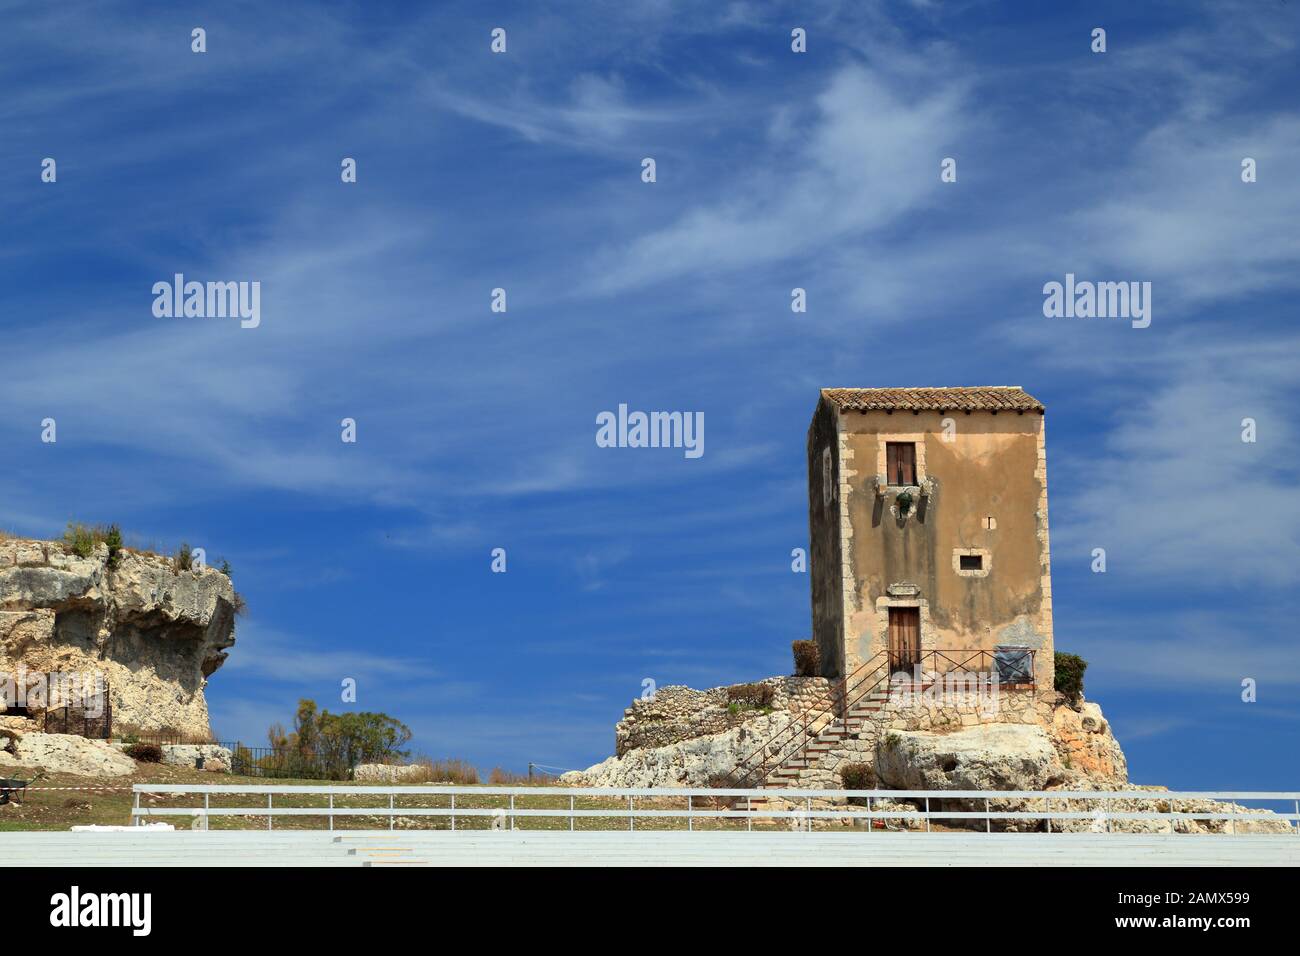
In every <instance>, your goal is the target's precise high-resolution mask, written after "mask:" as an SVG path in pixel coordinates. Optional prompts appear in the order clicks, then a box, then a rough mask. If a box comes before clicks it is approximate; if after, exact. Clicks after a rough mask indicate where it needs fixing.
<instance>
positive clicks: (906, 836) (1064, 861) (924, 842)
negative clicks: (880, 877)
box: [0, 830, 1300, 867]
mask: <svg viewBox="0 0 1300 956" xmlns="http://www.w3.org/2000/svg"><path fill="white" fill-rule="evenodd" d="M0 857H3V859H4V860H5V862H6V863H7V864H8V865H10V866H73V867H81V866H214V867H215V866H366V865H369V866H399V867H406V866H537V865H541V866H593V865H594V866H655V865H668V866H1295V865H1298V864H1300V836H1287V835H1254V834H1252V835H1246V836H1188V835H1166V834H1150V835H1135V834H1118V833H1110V834H1106V833H1097V834H1094V833H1068V834H1066V833H1053V834H1046V833H992V834H987V833H885V832H880V833H779V832H778V833H770V832H769V833H744V832H701V831H697V832H694V833H687V832H664V831H659V832H653V831H641V832H627V831H605V832H585V833H584V832H578V833H568V832H521V831H514V832H510V831H490V830H486V831H485V830H476V831H458V832H456V833H451V832H447V831H441V832H428V831H426V832H422V833H416V832H410V831H407V832H402V831H397V832H393V833H389V832H387V831H373V830H371V831H352V832H346V833H345V832H335V833H330V832H328V831H319V830H300V831H287V830H280V831H269V832H268V831H265V830H237V831H209V832H206V833H205V832H202V831H197V832H196V831H190V830H177V831H152V832H149V831H141V832H138V833H135V832H118V833H70V832H20V833H15V832H7V833H0Z"/></svg>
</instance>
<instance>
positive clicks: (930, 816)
mask: <svg viewBox="0 0 1300 956" xmlns="http://www.w3.org/2000/svg"><path fill="white" fill-rule="evenodd" d="M132 790H133V791H134V796H135V800H134V806H133V807H132V808H131V822H132V823H133V824H136V825H139V824H141V823H143V822H144V821H145V820H146V819H147V818H150V817H153V818H157V817H185V816H188V817H194V818H198V819H200V820H202V821H203V824H204V827H206V821H207V819H208V818H209V817H220V816H226V817H231V816H244V817H248V816H256V817H261V816H264V817H266V820H267V828H268V829H273V826H272V823H271V821H272V818H274V817H277V816H281V817H328V818H329V828H330V829H331V830H333V829H334V820H335V818H336V817H341V818H344V819H347V818H349V817H385V816H387V817H388V818H389V827H390V828H392V827H393V826H394V825H395V818H396V817H398V816H407V817H447V818H450V825H451V829H452V830H455V829H456V818H457V817H461V818H470V817H493V818H495V819H498V820H500V821H501V823H502V824H504V826H505V828H508V829H514V828H515V827H514V821H515V819H517V818H529V817H552V818H556V817H558V818H561V819H563V818H567V819H568V820H569V829H571V830H572V829H575V825H574V823H575V820H576V819H580V818H605V819H610V820H615V821H622V820H627V821H628V829H635V820H636V818H638V817H644V818H670V819H671V818H676V819H684V820H685V821H686V823H687V829H694V826H693V821H694V820H695V819H747V820H752V817H753V815H754V814H753V813H752V812H751V809H750V807H749V803H750V801H751V800H753V799H766V798H769V797H781V798H784V799H788V800H790V801H791V802H793V803H795V805H796V808H795V809H788V810H787V809H777V808H774V807H767V806H765V807H764V808H763V809H762V810H761V811H760V812H759V815H760V816H762V817H770V818H774V819H789V820H790V822H791V824H792V826H793V825H798V828H799V829H806V830H808V831H811V830H812V821H813V820H814V819H836V818H838V819H844V818H846V817H849V818H859V819H862V820H864V821H866V822H867V823H868V824H870V823H871V822H872V821H875V820H879V821H887V820H895V821H899V822H901V821H905V820H910V821H915V822H917V823H925V824H926V825H927V829H928V828H929V823H930V822H931V821H944V820H983V821H984V822H985V830H986V831H989V832H991V831H992V821H993V820H1047V821H1049V832H1050V821H1052V820H1091V821H1093V822H1096V823H1099V824H1101V823H1104V825H1105V829H1106V830H1107V831H1111V830H1113V828H1112V826H1111V823H1112V821H1121V820H1163V821H1169V822H1171V823H1172V822H1173V821H1176V820H1216V821H1223V822H1226V823H1229V824H1230V826H1231V833H1232V834H1234V835H1235V834H1236V832H1237V824H1238V823H1241V824H1245V823H1251V822H1259V821H1260V820H1261V819H1263V820H1268V819H1272V820H1275V821H1281V822H1285V823H1287V824H1288V825H1290V829H1291V831H1292V832H1293V833H1295V834H1297V835H1300V826H1297V825H1296V824H1300V792H1297V791H1282V792H1268V791H1264V792H1259V791H1208V792H1205V791H1201V792H1198V791H1192V792H1186V791H1158V790H1157V791H1152V790H1136V791H1132V790H1113V791H1107V790H1085V791H1075V790H1054V791H1053V790H1047V791H1043V790H1028V791H1021V790H805V789H802V788H772V789H722V790H716V789H708V788H700V787H682V788H677V787H663V788H658V787H470V786H395V787H383V786H379V787H360V786H337V787H335V786H330V787H325V786H279V787H268V786H258V785H247V786H231V785H221V784H217V785H212V784H199V785H175V784H148V783H138V784H136V785H135V786H134V787H132ZM239 793H242V794H262V795H265V796H266V798H267V802H266V806H265V807H259V806H248V807H214V806H212V805H211V803H210V801H209V799H208V798H209V797H210V796H211V795H214V794H239ZM142 794H170V795H175V796H180V795H191V796H202V797H203V798H204V799H203V806H202V807H143V806H141V805H140V797H141V795H142ZM272 794H281V795H290V794H304V795H325V794H328V795H329V797H330V800H329V806H327V807H286V806H283V805H281V806H274V805H273V804H272V800H271V797H272ZM435 794H436V795H441V796H449V797H450V798H451V805H450V806H448V807H401V806H396V805H395V803H394V801H393V797H395V796H397V795H404V796H406V795H435ZM360 795H366V796H387V797H389V801H388V805H387V806H379V807H341V806H338V805H336V804H335V801H334V797H335V796H360ZM457 795H472V796H475V797H479V798H483V797H496V798H507V797H508V798H509V801H510V805H509V807H481V806H480V807H466V806H464V805H463V804H462V805H460V806H457V805H456V801H455V798H456V796H457ZM544 796H565V797H567V798H568V800H567V803H568V806H567V807H565V806H556V807H519V806H517V805H516V804H515V798H516V797H544ZM600 797H605V798H610V797H614V798H626V799H627V806H626V808H624V807H622V806H619V807H603V808H602V807H579V806H578V805H577V800H578V799H588V798H600ZM637 797H641V798H650V799H658V800H663V799H665V798H679V799H680V798H685V800H686V806H685V807H684V808H682V809H668V808H664V807H662V805H659V806H650V807H647V806H644V805H642V806H640V807H638V806H635V804H634V798H637ZM713 797H733V798H744V800H745V802H746V807H745V809H735V808H734V806H733V808H731V809H712V810H711V809H704V808H701V807H700V806H699V805H697V804H695V802H694V800H695V799H696V798H713ZM814 799H818V800H828V799H829V800H844V799H856V800H865V801H866V805H865V807H863V806H860V805H856V806H855V805H852V804H848V805H843V806H837V807H834V808H828V809H813V806H812V801H813V800H814ZM931 799H935V800H945V801H951V800H967V801H976V802H977V803H978V802H982V803H983V809H982V810H979V809H976V810H954V809H943V810H932V809H930V800H931ZM900 800H917V801H919V800H925V801H926V808H925V809H924V810H922V809H919V808H916V809H906V810H903V809H889V808H884V807H881V806H879V805H878V804H876V805H873V802H874V801H889V802H890V803H896V802H898V801H900ZM1023 800H1042V801H1043V803H1044V806H1043V808H1042V809H1032V810H1031V809H1019V810H1010V809H1004V808H1002V807H994V806H993V803H994V801H1016V802H1017V803H1018V802H1020V801H1023ZM1053 800H1056V801H1068V800H1076V801H1095V802H1096V803H1097V804H1098V805H1097V806H1096V807H1095V808H1094V809H1092V810H1067V809H1065V808H1064V807H1062V806H1061V805H1060V804H1059V803H1058V805H1057V808H1055V809H1054V808H1053V807H1052V806H1051V801H1053ZM1117 800H1133V801H1141V802H1142V803H1158V804H1165V805H1168V806H1169V808H1170V809H1167V810H1155V811H1149V810H1115V809H1114V803H1115V801H1117ZM1179 800H1215V801H1221V800H1252V801H1266V802H1283V801H1285V802H1286V803H1288V804H1293V805H1294V807H1295V812H1294V813H1279V812H1276V811H1271V810H1270V811H1266V812H1260V810H1259V809H1258V808H1249V807H1238V806H1235V805H1234V806H1230V807H1229V808H1228V809H1227V811H1226V812H1223V811H1220V812H1193V811H1190V810H1187V809H1182V810H1179V809H1174V806H1175V804H1176V802H1177V801H1179ZM735 802H739V799H737V800H736V801H735ZM1013 805H1015V804H1013ZM1252 810H1254V812H1251V811H1252ZM1241 811H1246V812H1241ZM494 828H495V827H494ZM749 828H750V827H749V826H748V825H747V827H746V829H749Z"/></svg>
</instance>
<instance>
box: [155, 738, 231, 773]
mask: <svg viewBox="0 0 1300 956" xmlns="http://www.w3.org/2000/svg"><path fill="white" fill-rule="evenodd" d="M200 757H202V758H203V769H204V770H207V771H208V772H210V773H229V772H230V767H231V765H232V763H233V759H232V755H231V753H230V748H229V747H222V746H220V745H219V744H163V746H162V762H163V763H165V764H171V765H172V766H174V767H189V768H190V769H194V768H195V767H197V766H198V761H199V758H200Z"/></svg>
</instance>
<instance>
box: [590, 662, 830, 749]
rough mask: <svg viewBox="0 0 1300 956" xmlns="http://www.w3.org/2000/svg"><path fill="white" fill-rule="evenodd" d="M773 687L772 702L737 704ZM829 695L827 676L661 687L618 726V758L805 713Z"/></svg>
mask: <svg viewBox="0 0 1300 956" xmlns="http://www.w3.org/2000/svg"><path fill="white" fill-rule="evenodd" d="M759 686H763V687H769V688H771V690H770V694H771V700H770V703H769V704H768V705H766V706H765V707H762V708H754V707H750V706H747V705H745V704H742V703H737V702H736V701H733V699H732V696H733V694H734V693H735V692H736V691H750V690H752V689H753V688H755V687H759ZM829 692H830V681H828V680H827V679H826V678H824V677H769V678H767V679H766V680H762V681H759V682H758V683H757V684H733V685H730V686H724V687H712V688H710V689H708V690H695V689H693V688H690V687H685V686H681V685H672V686H669V687H660V688H658V689H657V690H656V691H655V692H654V694H652V695H649V696H647V697H643V698H640V699H639V700H634V701H633V702H632V706H631V707H629V708H628V709H627V710H625V711H623V719H622V720H620V721H619V722H618V723H617V724H616V725H615V726H614V754H615V755H616V756H619V757H621V756H623V755H624V754H626V753H628V752H629V751H632V750H637V749H639V748H643V747H666V746H669V745H670V744H675V743H680V742H681V741H684V740H693V739H695V738H698V737H706V736H709V735H712V734H720V733H724V732H726V731H728V730H732V729H734V728H737V727H740V726H741V725H743V724H747V723H750V722H752V721H754V720H757V719H758V718H760V717H764V716H766V715H767V714H768V713H771V712H775V711H786V712H788V713H792V714H793V713H802V712H803V711H805V710H807V709H808V708H809V707H811V706H813V705H814V704H817V703H819V702H821V701H823V700H824V699H825V698H826V695H827V694H828V693H829Z"/></svg>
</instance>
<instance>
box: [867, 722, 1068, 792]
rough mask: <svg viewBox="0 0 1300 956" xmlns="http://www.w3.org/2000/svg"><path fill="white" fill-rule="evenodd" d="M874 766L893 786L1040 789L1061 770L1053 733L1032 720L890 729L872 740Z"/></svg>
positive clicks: (887, 785)
mask: <svg viewBox="0 0 1300 956" xmlns="http://www.w3.org/2000/svg"><path fill="white" fill-rule="evenodd" d="M875 767H876V776H877V778H878V779H879V780H880V783H881V785H882V786H883V787H885V788H887V789H891V790H1043V789H1046V788H1047V787H1048V786H1050V785H1051V784H1053V783H1056V782H1058V781H1059V780H1061V779H1062V777H1063V776H1064V773H1065V768H1064V767H1063V766H1062V765H1061V761H1060V758H1059V757H1058V756H1057V753H1056V748H1055V747H1054V746H1053V745H1052V741H1051V739H1050V738H1049V737H1048V736H1047V734H1046V733H1045V732H1044V731H1043V729H1042V728H1041V727H1038V726H1035V725H1032V724H988V725H986V726H982V727H969V728H966V729H964V730H959V731H956V732H954V733H950V734H937V733H932V732H929V731H906V730H894V731H890V732H888V733H887V734H885V735H884V736H883V737H881V738H880V740H878V741H877V743H876V761H875Z"/></svg>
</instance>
